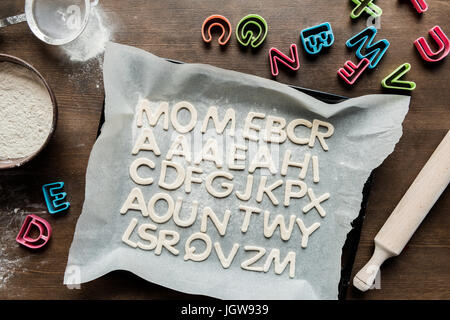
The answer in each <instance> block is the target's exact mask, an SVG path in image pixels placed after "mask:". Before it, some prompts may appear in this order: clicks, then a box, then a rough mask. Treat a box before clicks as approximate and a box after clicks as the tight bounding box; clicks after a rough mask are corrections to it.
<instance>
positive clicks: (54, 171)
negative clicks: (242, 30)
mask: <svg viewBox="0 0 450 320" xmlns="http://www.w3.org/2000/svg"><path fill="white" fill-rule="evenodd" d="M377 2H378V3H379V5H380V6H381V7H382V9H383V15H382V18H381V29H380V30H379V34H378V35H377V39H381V38H387V39H388V40H389V41H390V43H391V46H390V48H389V50H388V52H387V54H386V55H385V57H384V58H383V60H382V61H381V63H380V64H379V66H378V67H377V68H376V69H375V70H374V71H373V72H370V73H367V74H365V75H364V76H363V77H362V79H361V81H359V82H358V83H357V84H356V85H355V86H354V87H353V88H348V87H346V86H345V85H344V83H343V81H341V80H340V79H338V78H337V75H336V70H337V69H338V68H340V67H341V66H342V65H343V63H344V62H345V61H346V60H353V61H355V55H354V51H350V50H348V49H347V48H346V47H345V41H346V40H347V39H349V38H350V37H351V36H352V35H354V34H356V33H357V32H358V31H359V30H362V29H363V28H365V26H366V23H367V22H366V16H364V15H363V17H361V18H360V19H358V20H357V21H351V19H350V17H349V14H350V11H351V8H352V4H351V1H347V0H334V1H330V0H302V1H287V0H271V1H269V0H265V1H239V0H228V1H221V0H207V1H206V0H203V1H200V0H179V1H175V0H152V1H147V0H128V1H124V0H108V1H100V3H101V5H102V7H103V10H104V11H105V12H106V13H107V14H108V16H109V18H110V20H111V23H112V24H113V26H114V40H115V41H116V42H119V43H123V44H127V45H132V46H136V47H139V48H142V49H144V50H148V51H150V52H152V53H154V54H156V55H159V56H162V57H167V58H172V59H176V60H181V61H185V62H201V63H208V64H212V65H214V66H218V67H223V68H227V69H232V70H237V71H241V72H245V73H251V74H255V75H258V76H261V77H266V78H270V77H271V76H270V67H269V64H268V53H267V52H268V49H269V48H270V47H272V46H274V47H277V48H279V49H280V50H282V51H285V52H286V51H287V50H288V48H289V45H290V44H291V43H297V44H300V43H299V34H300V30H301V29H303V28H306V27H308V26H313V25H315V24H318V23H321V22H324V21H329V22H330V23H331V25H332V27H333V30H334V34H335V44H334V45H333V47H332V48H331V50H329V52H327V53H326V54H324V55H320V56H319V57H317V58H316V59H311V58H309V57H307V56H306V55H305V54H304V50H303V49H301V46H300V60H301V68H300V70H299V71H298V72H297V73H295V74H294V75H289V74H287V73H286V72H285V71H284V70H283V71H281V72H280V75H279V76H278V78H277V81H280V82H283V83H288V84H293V85H299V86H303V87H308V88H314V89H317V90H324V91H328V92H332V93H337V94H341V95H346V96H350V97H356V96H359V95H365V94H375V93H382V92H383V91H382V89H381V85H380V82H381V79H382V78H384V77H385V76H386V75H387V74H389V73H390V72H392V71H393V70H394V69H395V68H396V67H397V66H399V65H400V64H402V63H404V62H409V63H411V65H412V70H411V71H410V72H409V74H408V75H407V77H408V79H411V80H414V81H415V82H416V83H417V89H416V90H415V91H414V92H413V93H412V100H411V106H410V111H409V113H408V115H407V117H406V120H405V122H404V133H403V137H402V138H401V140H400V142H399V143H398V145H397V146H396V148H395V151H394V153H393V154H392V155H391V156H389V158H388V159H387V160H386V161H385V162H384V163H383V164H382V165H381V166H380V167H379V168H378V169H376V170H375V172H374V182H373V187H372V192H371V194H370V198H369V203H368V209H367V216H366V219H365V221H364V226H363V229H362V234H361V240H360V244H359V248H358V251H357V256H356V261H355V264H354V269H353V274H354V273H356V272H357V271H358V270H359V268H361V267H362V266H363V265H364V264H365V262H366V261H367V260H368V259H369V257H370V255H371V254H372V250H373V238H374V236H375V235H376V233H377V232H378V230H379V229H380V228H381V226H382V225H383V223H384V222H385V221H386V219H387V217H388V216H389V214H390V213H391V212H392V210H393V209H394V208H395V206H396V204H397V203H398V202H399V200H400V199H401V197H402V196H403V194H404V193H405V191H406V190H407V188H408V186H409V185H410V184H411V183H412V181H413V180H414V178H415V176H416V175H417V174H418V172H419V171H420V169H421V168H422V166H423V165H424V164H425V162H426V160H427V159H428V158H429V156H430V155H431V153H432V152H433V150H434V149H435V148H436V146H437V145H438V144H439V142H440V140H441V139H442V138H443V137H444V135H445V133H446V131H447V130H449V129H450V105H449V102H448V101H449V98H450V93H449V89H448V88H447V86H448V85H449V84H450V72H449V71H450V70H449V59H450V58H449V57H447V59H446V60H444V61H442V62H440V63H436V64H429V63H426V62H424V61H423V60H422V59H421V58H420V56H419V54H418V52H417V50H416V49H415V47H414V46H413V41H414V40H415V39H416V38H418V37H419V36H425V37H426V38H427V39H428V40H429V39H430V38H429V36H428V30H429V29H430V28H432V27H433V26H435V25H440V26H441V27H442V28H443V30H444V32H446V33H447V34H448V35H450V24H449V23H448V21H449V19H448V15H449V14H450V2H449V1H448V0H427V2H428V3H429V5H430V9H429V10H428V12H426V13H425V14H423V15H419V14H417V13H416V11H415V10H414V9H413V8H412V6H411V4H410V1H408V0H403V1H401V0H395V1H377ZM331 3H332V4H331ZM23 7H24V0H22V1H20V0H17V1H16V0H2V1H1V2H0V16H1V17H6V16H8V15H13V14H18V13H21V12H22V10H23ZM249 13H258V14H260V15H262V16H263V17H265V19H266V20H267V22H268V24H269V29H270V30H269V34H268V37H267V39H266V41H265V43H264V44H263V47H262V49H261V50H259V51H258V52H256V53H252V52H250V51H246V50H242V49H241V48H240V47H239V45H238V43H237V41H236V38H235V37H234V36H233V37H232V38H231V41H230V44H229V45H228V46H227V47H226V49H224V50H221V49H220V48H219V46H218V45H217V44H216V43H214V44H213V45H212V46H211V47H206V46H205V45H204V43H203V42H202V40H201V35H200V27H201V24H202V22H203V20H204V19H205V18H206V17H207V16H209V15H211V14H223V15H225V16H227V17H228V18H229V19H230V21H231V22H232V24H233V25H234V26H235V25H236V24H237V22H238V21H239V19H240V18H242V17H243V16H245V15H246V14H249ZM0 53H7V54H11V55H15V56H18V57H20V58H22V59H24V60H26V61H28V62H29V63H31V64H32V65H34V66H35V67H36V68H37V69H38V70H39V71H40V72H41V73H42V74H43V75H44V77H45V78H46V79H47V80H48V82H49V83H50V85H51V87H52V88H53V90H54V91H55V94H56V97H57V100H58V103H59V119H58V127H57V130H56V134H55V135H54V137H53V139H52V141H51V143H50V145H49V146H48V147H47V148H46V150H45V151H44V152H43V153H42V154H41V155H39V156H38V157H37V158H36V159H35V160H33V161H32V162H31V163H29V164H27V165H25V166H23V167H21V168H18V169H14V170H7V171H2V172H0V298H6V299H67V298H74V299H77V298H81V299H87V298H92V299H96V298H102V299H109V298H131V299H139V298H162V299H164V298H180V299H184V298H190V297H192V296H189V295H185V294H182V293H179V292H176V291H172V290H169V289H166V288H163V287H160V286H157V285H154V284H151V283H148V282H146V281H143V280H140V279H139V278H137V277H136V276H134V275H132V274H130V273H127V272H114V273H112V274H109V275H107V276H104V277H102V278H100V279H98V280H96V281H93V282H91V283H88V284H83V285H82V286H81V290H69V289H67V288H66V287H65V286H63V285H62V281H63V273H64V269H65V265H66V261H67V256H68V251H69V246H70V244H71V241H72V237H73V233H74V229H75V224H76V221H77V219H78V216H79V215H80V212H81V208H82V204H83V199H84V187H85V172H86V166H87V163H88V158H89V153H90V151H91V148H92V146H93V144H94V142H95V139H96V134H97V128H98V125H99V119H100V115H101V110H102V103H103V97H104V92H103V84H102V74H101V69H100V67H99V60H98V59H94V60H91V61H88V62H87V63H72V62H70V60H69V59H68V58H67V57H65V56H64V55H63V54H61V51H60V49H59V48H56V47H50V46H48V45H45V44H43V43H41V42H40V41H39V40H37V39H36V38H35V37H34V36H33V35H32V33H31V32H30V30H29V29H28V27H27V25H26V24H20V25H15V26H10V27H7V28H4V29H1V30H0ZM54 181H64V182H65V183H66V187H65V190H66V192H67V193H68V198H69V201H70V203H71V207H70V210H69V211H68V212H67V214H62V215H59V216H58V217H56V216H55V217H49V214H48V213H46V208H45V204H44V201H43V196H42V191H41V187H42V185H43V184H45V183H48V182H54ZM31 213H35V214H37V215H40V216H43V217H45V218H47V219H49V221H50V222H51V224H52V227H53V231H54V233H53V238H52V240H51V242H50V243H49V245H48V246H47V247H46V248H45V250H42V251H40V252H30V251H29V250H26V249H25V248H23V247H20V246H19V245H18V244H17V243H15V236H16V234H17V232H18V230H19V228H20V225H21V222H22V220H23V218H24V216H25V215H26V214H31ZM449 213H450V192H449V191H448V190H447V191H446V192H444V194H443V195H442V196H441V198H440V199H439V200H438V202H437V203H436V205H435V206H434V208H433V209H432V210H431V212H430V213H429V215H428V216H427V218H426V219H425V221H424V222H423V224H422V225H421V227H420V229H419V230H418V231H417V232H416V234H415V235H414V237H413V238H412V240H411V242H410V243H409V245H408V246H407V247H406V249H405V251H404V252H403V253H402V254H401V256H399V257H397V258H394V259H391V260H390V261H388V262H386V263H385V264H384V265H383V267H382V270H381V289H378V290H371V291H370V292H367V293H365V294H362V293H360V292H358V291H357V290H356V289H354V288H352V287H350V289H349V290H348V292H347V298H349V299H450V268H449V265H450V236H449V232H448V230H449V227H450V215H449Z"/></svg>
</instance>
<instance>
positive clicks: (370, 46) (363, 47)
mask: <svg viewBox="0 0 450 320" xmlns="http://www.w3.org/2000/svg"><path fill="white" fill-rule="evenodd" d="M376 35H377V29H376V28H375V27H373V26H372V27H368V28H366V29H364V30H363V31H361V32H360V33H358V34H356V35H354V36H353V37H351V38H350V39H349V40H348V41H347V42H346V45H347V47H349V48H353V47H355V46H357V45H359V47H358V49H357V50H356V56H357V57H358V58H359V59H364V58H367V59H369V60H370V65H369V69H373V68H375V67H376V66H377V65H378V63H379V62H380V60H381V58H382V57H383V56H384V54H385V53H386V51H387V49H388V48H389V41H387V40H386V39H383V40H380V41H378V42H376V43H373V40H374V39H375V36H376ZM363 51H365V53H364V54H363V53H362V52H363Z"/></svg>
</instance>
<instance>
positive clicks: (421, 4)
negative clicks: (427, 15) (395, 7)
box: [411, 0, 428, 13]
mask: <svg viewBox="0 0 450 320" xmlns="http://www.w3.org/2000/svg"><path fill="white" fill-rule="evenodd" d="M411 3H412V4H413V6H414V8H416V10H417V12H418V13H424V12H425V11H427V10H428V4H427V3H426V2H425V0H411Z"/></svg>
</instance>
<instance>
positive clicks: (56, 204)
mask: <svg viewBox="0 0 450 320" xmlns="http://www.w3.org/2000/svg"><path fill="white" fill-rule="evenodd" d="M63 187H64V182H55V183H49V184H46V185H43V186H42V192H43V193H44V198H45V202H46V203H47V208H48V212H50V213H51V214H54V213H57V212H60V211H64V210H66V209H67V208H69V206H70V203H69V202H67V201H65V202H63V200H64V199H65V198H66V196H67V193H65V192H59V190H61V189H62V188H63Z"/></svg>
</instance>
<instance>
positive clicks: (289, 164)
mask: <svg viewBox="0 0 450 320" xmlns="http://www.w3.org/2000/svg"><path fill="white" fill-rule="evenodd" d="M291 153H292V151H291V150H290V149H288V150H286V152H285V153H284V158H283V164H282V165H281V175H282V176H285V175H287V171H288V167H297V168H301V169H302V170H301V171H300V174H299V175H298V177H299V178H300V179H305V177H306V173H307V172H308V167H309V160H310V159H311V154H310V153H306V154H305V158H304V159H303V162H295V161H291Z"/></svg>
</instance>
